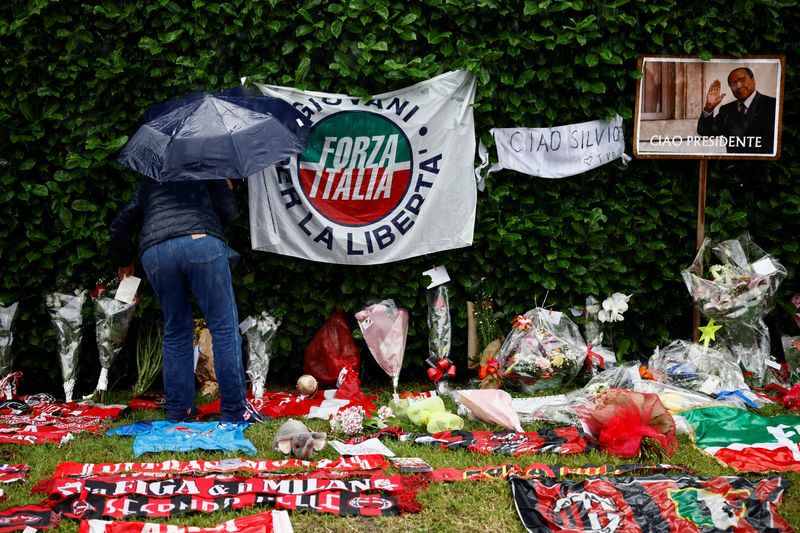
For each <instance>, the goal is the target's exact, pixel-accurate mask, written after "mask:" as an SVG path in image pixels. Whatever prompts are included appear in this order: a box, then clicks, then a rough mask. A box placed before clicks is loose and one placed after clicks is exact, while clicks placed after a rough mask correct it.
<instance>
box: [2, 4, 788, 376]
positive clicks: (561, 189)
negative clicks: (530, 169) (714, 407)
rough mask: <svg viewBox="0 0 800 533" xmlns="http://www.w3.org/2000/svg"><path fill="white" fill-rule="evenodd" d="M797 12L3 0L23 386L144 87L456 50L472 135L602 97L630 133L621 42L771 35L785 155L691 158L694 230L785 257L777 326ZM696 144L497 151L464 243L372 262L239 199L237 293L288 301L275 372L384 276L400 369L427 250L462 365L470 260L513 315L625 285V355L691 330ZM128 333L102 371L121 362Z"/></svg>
mask: <svg viewBox="0 0 800 533" xmlns="http://www.w3.org/2000/svg"><path fill="white" fill-rule="evenodd" d="M799 13H800V10H798V9H797V8H796V5H795V2H794V1H791V0H775V1H762V2H756V1H740V0H725V1H721V0H709V1H707V2H702V3H693V2H678V1H663V2H649V1H641V0H637V1H634V0H630V1H629V0H607V1H605V2H600V1H597V0H585V1H581V0H575V1H556V0H538V1H533V0H527V1H521V0H519V1H505V2H503V1H492V0H479V1H472V0H451V1H446V2H445V1H433V0H430V1H425V0H422V1H420V0H417V1H414V2H410V3H409V2H404V1H400V0H393V1H389V0H350V1H347V0H344V1H322V0H311V1H309V0H298V1H293V2H281V1H278V0H271V1H264V0H233V1H230V2H224V3H219V2H217V1H216V0H214V1H211V0H209V1H206V0H193V1H192V2H191V5H189V2H178V1H169V0H149V1H143V0H139V1H136V2H134V1H126V0H96V1H93V2H86V3H84V4H83V5H81V3H79V2H66V1H62V2H59V1H55V0H53V1H48V0H28V1H21V0H10V1H9V2H6V3H4V5H3V7H0V49H1V50H2V57H3V66H2V80H1V81H0V87H1V88H2V89H1V90H2V97H0V121H2V133H0V183H2V188H0V220H2V224H0V301H3V302H6V303H9V302H12V301H20V307H21V311H20V316H19V317H18V319H17V322H16V328H15V330H16V338H15V340H14V351H15V353H16V355H17V366H18V367H19V368H21V369H22V370H23V371H24V372H25V373H26V381H27V383H28V385H29V386H30V387H31V388H34V389H36V388H39V387H48V386H49V387H51V388H56V386H57V384H58V383H59V382H60V380H59V379H58V378H59V370H58V365H57V363H56V361H57V357H56V348H55V338H54V334H53V328H52V326H51V324H50V321H49V318H48V315H47V312H46V310H45V308H44V304H43V295H44V293H45V292H47V291H49V290H52V289H53V288H54V287H55V286H56V283H57V281H58V280H62V281H65V282H68V283H72V284H75V285H78V286H83V287H92V286H94V283H95V281H96V280H97V279H98V278H100V277H106V278H108V277H112V276H113V275H114V274H115V271H114V266H113V265H112V264H111V262H110V260H109V259H108V254H107V252H106V250H107V226H108V223H109V222H110V220H111V219H112V218H113V216H114V214H115V212H116V211H117V210H118V209H119V207H121V205H123V203H124V202H125V201H126V200H127V198H128V196H129V195H130V193H131V192H132V191H133V189H134V187H135V184H136V183H137V181H138V179H139V177H138V176H137V175H136V174H135V173H134V172H133V171H129V170H127V169H122V168H121V167H120V166H119V165H117V164H116V163H115V162H114V159H115V157H116V155H117V153H118V152H119V149H120V148H121V146H122V145H123V144H124V142H125V141H126V139H127V137H128V136H130V135H131V134H132V133H133V132H134V131H135V128H136V127H137V125H138V122H139V120H140V118H141V116H142V112H143V110H144V109H146V108H147V106H149V105H151V104H154V103H157V102H160V101H163V100H167V99H171V98H174V97H177V96H180V95H182V94H184V93H186V92H188V91H190V90H193V89H198V88H210V89H215V88H227V87H231V86H234V85H236V84H238V83H239V78H240V77H241V76H247V77H248V78H249V79H250V80H252V81H257V82H266V83H273V84H280V85H291V86H297V87H301V88H307V89H313V90H322V91H333V92H345V93H351V94H358V95H368V94H370V93H373V94H374V93H378V92H385V91H388V90H392V89H397V88H401V87H404V86H407V85H410V84H412V83H416V82H418V81H421V80H424V79H428V78H430V77H432V76H435V75H437V74H440V73H443V72H447V71H450V70H455V69H468V70H470V71H472V72H474V73H475V74H476V75H477V77H478V80H479V84H478V92H477V98H476V103H475V122H476V128H477V133H478V135H479V136H480V137H481V138H482V139H483V140H484V142H487V143H490V142H491V138H490V135H489V133H488V130H489V128H491V127H495V126H496V127H512V126H523V127H543V126H552V125H563V124H570V123H576V122H583V121H587V120H594V119H598V118H610V117H612V116H613V115H614V114H617V113H618V114H620V115H621V116H622V117H623V118H624V119H625V132H626V140H627V144H628V146H630V144H631V136H632V128H633V124H632V123H633V121H632V118H633V106H634V94H635V83H636V78H637V73H636V58H637V57H638V56H639V55H640V54H676V55H680V54H683V55H687V54H688V55H699V56H701V57H712V56H720V55H732V56H738V55H757V54H763V55H774V54H785V55H786V56H787V61H786V67H787V68H786V85H785V102H786V105H785V107H784V118H783V152H782V157H781V158H780V159H779V160H778V161H775V162H736V163H734V162H720V161H717V162H711V163H710V164H709V182H708V210H707V215H706V216H707V218H706V220H707V227H706V234H707V236H709V237H711V238H713V239H725V238H732V237H735V236H737V235H738V234H740V233H741V232H743V231H744V230H749V231H750V233H751V234H752V235H753V238H754V240H755V242H756V243H757V244H759V245H760V246H761V247H763V248H765V249H766V250H768V251H769V252H771V253H772V254H774V255H775V256H777V257H778V258H779V259H780V260H781V261H782V263H783V264H784V265H785V266H786V267H787V269H788V272H789V274H788V277H787V280H786V281H785V282H784V285H783V286H782V288H781V301H780V307H779V308H778V309H776V310H775V311H774V312H773V313H772V314H771V315H770V316H769V317H768V324H769V325H770V329H771V331H772V333H773V341H774V340H775V339H777V337H778V336H779V335H780V334H784V333H789V334H794V333H796V332H797V331H796V329H795V326H794V325H793V323H792V322H791V320H790V318H789V314H788V312H787V311H788V305H789V304H788V300H789V297H790V296H791V295H792V294H793V293H794V292H796V291H800V289H799V288H798V279H797V272H796V267H795V265H796V264H797V263H798V259H800V250H799V249H798V243H797V238H796V236H797V235H798V221H797V219H798V212H799V211H800V210H799V209H798V204H799V203H800V195H798V188H799V187H800V186H799V185H798V180H797V175H798V173H799V172H798V171H800V164H799V163H798V162H797V161H798V160H797V157H796V156H797V154H798V150H797V146H796V142H797V136H798V110H797V108H796V107H795V106H794V105H792V104H793V102H795V101H796V100H797V97H798V86H800V79H798V76H797V74H796V69H795V65H796V64H797V62H798V52H797V46H796V45H797V27H799V26H800V15H799ZM629 153H630V149H629ZM698 167H699V164H698V162H697V161H692V160H679V161H666V160H634V161H633V162H632V163H631V164H630V165H629V166H627V167H625V166H623V165H621V164H619V163H615V164H611V165H606V166H604V167H602V168H600V169H598V170H594V171H591V172H589V173H587V174H585V175H581V176H577V177H573V178H569V179H564V180H542V179H538V178H531V177H528V176H524V175H521V174H517V173H515V172H511V171H503V172H499V173H497V174H494V175H492V177H491V178H490V180H489V182H488V186H487V190H486V192H484V193H483V194H480V195H479V198H478V217H477V220H476V231H475V243H474V245H473V246H472V247H471V248H469V249H466V250H457V251H454V252H449V253H440V254H435V255H433V256H428V257H421V258H416V259H412V260H408V261H404V262H402V263H397V264H391V265H383V266H375V267H344V266H337V265H325V264H318V263H311V262H306V261H301V260H296V259H290V258H285V257H278V256H273V255H270V254H264V253H261V252H252V251H250V249H249V230H248V221H247V220H246V219H247V217H246V216H244V217H242V220H241V221H240V223H239V225H238V226H237V227H236V228H231V231H230V234H229V236H230V241H231V244H232V245H233V246H234V247H235V248H237V249H238V250H239V251H241V252H245V253H244V256H245V260H244V262H243V264H242V266H241V268H240V269H239V270H238V272H237V273H236V290H237V293H238V298H239V302H240V311H241V314H242V316H244V315H246V314H249V313H255V312H259V311H261V310H262V309H265V308H272V309H277V310H279V311H280V312H281V314H283V326H281V329H280V334H279V338H278V343H277V351H278V352H279V355H277V356H276V358H275V360H274V361H273V365H272V376H271V377H272V378H273V379H281V378H285V379H286V380H293V379H294V378H295V377H296V376H297V375H299V373H300V368H301V366H302V356H303V350H304V347H305V345H306V344H307V342H308V341H309V340H310V338H311V337H312V336H313V334H314V333H315V332H316V330H317V329H318V328H319V326H320V325H321V324H322V322H323V321H324V319H325V317H326V316H327V315H328V314H329V313H330V312H331V311H332V310H333V309H334V308H335V307H336V306H337V305H338V306H341V307H342V308H343V309H344V310H345V311H346V312H347V313H348V314H349V315H350V316H352V314H354V313H355V312H356V311H358V310H359V309H360V308H361V307H362V306H363V305H364V304H365V303H366V302H367V301H368V300H370V299H373V298H393V299H395V301H397V302H398V303H399V304H400V305H403V306H405V307H407V308H408V309H409V310H410V312H411V316H412V323H411V326H410V330H409V338H408V346H407V351H406V367H405V371H404V374H403V376H402V378H403V379H419V378H422V377H423V376H424V370H423V368H424V362H423V361H424V358H425V356H426V351H427V348H426V346H427V326H426V323H425V320H426V303H425V288H424V287H425V285H426V282H425V281H424V280H423V279H422V277H421V275H420V273H421V272H422V271H423V270H427V269H428V268H430V266H432V265H434V264H446V265H447V267H448V270H449V272H450V273H451V276H452V277H453V282H452V283H451V285H450V296H451V306H452V310H453V321H454V324H453V326H454V328H453V331H454V339H453V340H454V348H453V355H454V358H455V360H456V362H457V364H458V365H459V366H460V367H461V368H465V367H466V364H465V353H464V352H465V338H466V335H465V333H464V332H465V323H466V314H465V302H466V300H468V299H469V298H471V297H472V293H473V292H474V289H475V286H476V284H477V282H478V281H479V280H480V279H482V278H485V288H486V290H487V291H488V292H489V293H490V294H491V295H492V296H493V297H494V298H495V300H496V303H497V306H498V308H499V309H500V310H501V311H503V312H504V313H505V314H506V315H507V316H511V317H513V316H514V315H515V314H518V313H521V312H524V311H526V310H528V309H530V308H532V307H534V305H535V303H537V302H538V303H542V302H543V301H545V300H546V303H547V304H548V305H552V306H553V307H554V308H555V309H560V310H566V309H567V308H568V307H570V306H574V305H579V304H581V303H582V302H583V301H584V299H585V297H586V296H587V295H590V294H593V295H595V296H597V297H599V298H604V297H606V296H607V295H609V294H610V293H612V292H615V291H620V292H625V293H628V294H633V296H632V298H631V302H630V305H631V310H630V311H629V312H628V313H627V314H626V319H625V322H623V323H621V324H618V326H620V328H619V331H617V332H616V333H615V335H616V337H617V338H624V339H627V340H629V341H630V342H631V350H630V354H629V357H635V356H647V355H649V354H650V353H652V350H653V348H654V347H655V346H656V345H659V344H664V343H666V342H668V341H670V340H672V339H675V338H688V337H689V336H690V335H691V331H690V328H691V310H692V303H691V299H690V298H689V295H688V293H687V291H686V289H685V288H684V286H683V283H682V281H681V279H680V270H681V269H682V268H685V267H686V266H688V264H689V263H690V262H691V260H692V258H693V256H694V243H695V232H696V225H695V216H696V209H697V181H698V179H697V176H698ZM244 189H245V187H241V188H240V191H239V194H241V201H242V205H243V206H244V205H246V203H245V202H246V191H245V190H244ZM140 270H141V269H140ZM145 295H146V298H145V301H144V303H143V305H142V307H141V311H140V313H139V314H140V315H141V317H142V318H141V320H140V321H139V322H140V323H141V324H149V323H150V322H151V321H152V320H153V319H154V317H156V316H157V308H156V304H155V303H154V299H153V298H152V293H150V292H148V289H147V287H145ZM87 318H88V314H87ZM90 322H91V321H90ZM138 324H139V323H137V326H138ZM353 325H355V323H354V322H353ZM508 327H509V324H508V322H504V323H503V325H502V329H503V330H504V331H506V330H507V329H508ZM134 333H135V332H134ZM130 338H131V339H135V334H132V335H131V337H130ZM84 340H85V343H84V344H85V346H84V348H85V349H84V353H83V359H82V365H83V368H84V371H83V372H82V377H83V382H84V383H83V391H84V392H85V389H89V388H90V387H91V386H92V384H93V382H94V380H95V379H96V372H97V363H96V362H95V361H96V349H95V348H94V347H93V331H92V328H91V326H89V327H88V328H87V330H86V334H85V339H84ZM132 342H133V340H131V342H129V343H128V346H127V347H126V350H125V351H124V352H123V357H122V359H121V361H120V362H119V363H118V368H117V370H116V371H112V382H113V378H114V374H115V373H116V374H117V377H119V376H120V375H122V374H124V373H126V372H130V371H131V368H135V367H132V363H131V359H132V355H133V346H132ZM773 345H774V346H776V352H779V351H780V350H779V348H777V346H778V344H777V343H775V342H773ZM362 353H363V355H364V357H363V360H364V361H365V367H366V377H370V376H373V377H375V378H376V379H378V380H381V379H384V378H385V376H383V375H382V373H381V372H380V371H379V370H378V369H377V366H376V365H375V364H374V363H373V362H372V361H371V358H370V357H369V355H368V352H367V350H366V348H363V350H362ZM462 375H464V374H462ZM128 380H131V378H130V377H127V378H125V377H123V378H121V381H120V382H119V385H120V386H122V385H125V384H126V383H127V381H128ZM387 382H388V381H387ZM80 388H81V385H79V389H80Z"/></svg>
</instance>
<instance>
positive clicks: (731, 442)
mask: <svg viewBox="0 0 800 533" xmlns="http://www.w3.org/2000/svg"><path fill="white" fill-rule="evenodd" d="M681 416H683V417H684V418H685V419H686V420H687V421H688V422H689V424H691V426H692V428H694V437H693V438H694V442H695V444H696V445H697V446H698V447H699V448H700V449H701V450H703V451H704V452H706V453H708V454H710V455H712V456H714V458H716V459H717V460H718V461H720V462H722V463H725V464H727V465H729V466H732V467H733V468H735V469H737V470H739V471H747V472H766V471H774V470H782V471H786V470H791V471H795V472H800V446H799V445H800V416H795V415H783V416H760V415H757V414H754V413H751V412H749V411H745V410H743V409H738V408H735V407H705V408H702V409H692V410H690V411H685V412H683V413H681Z"/></svg>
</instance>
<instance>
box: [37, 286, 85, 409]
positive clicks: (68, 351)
mask: <svg viewBox="0 0 800 533" xmlns="http://www.w3.org/2000/svg"><path fill="white" fill-rule="evenodd" d="M85 300H86V291H79V292H78V294H77V295H76V294H63V293H60V292H54V293H52V294H48V295H47V297H46V303H47V310H48V311H49V312H50V319H51V320H52V322H53V325H54V326H55V327H56V333H57V336H58V358H59V361H60V363H61V377H62V379H63V380H64V396H65V398H66V401H68V402H71V401H72V393H73V390H74V389H75V378H76V377H77V375H78V354H79V352H80V347H81V340H82V339H83V318H82V316H81V310H82V309H83V303H84V301H85Z"/></svg>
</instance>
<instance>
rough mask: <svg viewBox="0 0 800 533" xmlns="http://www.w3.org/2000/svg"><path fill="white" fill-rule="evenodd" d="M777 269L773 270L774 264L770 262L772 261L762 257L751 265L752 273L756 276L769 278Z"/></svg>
mask: <svg viewBox="0 0 800 533" xmlns="http://www.w3.org/2000/svg"><path fill="white" fill-rule="evenodd" d="M777 270H778V269H777V268H775V263H773V262H772V259H770V258H769V257H762V258H761V259H759V260H758V261H756V262H755V263H753V272H755V273H756V274H761V275H762V276H769V275H770V274H773V273H775V272H776V271H777Z"/></svg>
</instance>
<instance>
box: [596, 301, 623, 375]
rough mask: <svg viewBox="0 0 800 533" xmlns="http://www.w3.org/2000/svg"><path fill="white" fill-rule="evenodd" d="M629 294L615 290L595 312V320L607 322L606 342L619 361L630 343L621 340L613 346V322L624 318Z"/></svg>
mask: <svg viewBox="0 0 800 533" xmlns="http://www.w3.org/2000/svg"><path fill="white" fill-rule="evenodd" d="M630 298H631V295H629V294H623V293H621V292H615V293H614V294H612V295H611V296H609V297H608V298H606V299H605V300H603V304H602V306H601V309H600V311H598V312H597V320H599V321H600V322H602V323H608V326H607V327H606V329H607V331H608V342H609V345H610V346H611V350H612V352H614V353H615V354H616V356H617V362H619V361H620V359H621V358H623V357H624V356H625V353H626V352H627V351H628V347H629V345H630V343H629V342H628V341H625V340H623V341H621V342H619V345H618V346H617V347H616V349H615V347H614V333H613V329H614V323H615V322H622V321H623V320H625V316H624V314H625V312H626V311H627V310H628V301H629V300H630Z"/></svg>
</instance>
